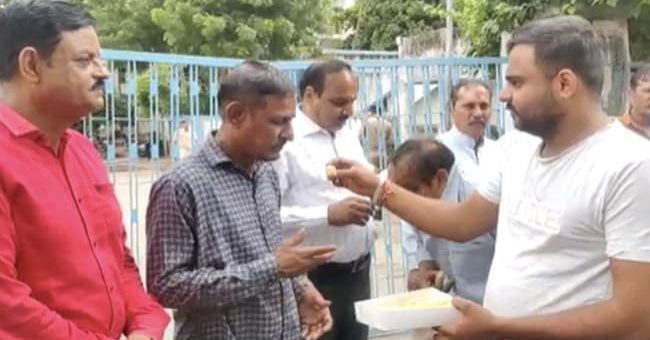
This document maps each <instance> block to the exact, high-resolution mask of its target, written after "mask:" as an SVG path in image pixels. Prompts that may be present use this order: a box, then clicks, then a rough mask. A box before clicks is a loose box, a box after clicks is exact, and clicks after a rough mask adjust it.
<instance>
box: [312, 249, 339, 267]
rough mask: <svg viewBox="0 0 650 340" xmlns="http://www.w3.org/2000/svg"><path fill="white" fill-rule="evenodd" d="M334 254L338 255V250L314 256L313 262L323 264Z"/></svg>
mask: <svg viewBox="0 0 650 340" xmlns="http://www.w3.org/2000/svg"><path fill="white" fill-rule="evenodd" d="M334 255H336V251H332V252H330V253H325V254H321V255H316V256H314V257H312V260H313V261H312V262H313V264H314V265H319V264H323V263H325V262H327V261H329V260H331V259H332V257H334Z"/></svg>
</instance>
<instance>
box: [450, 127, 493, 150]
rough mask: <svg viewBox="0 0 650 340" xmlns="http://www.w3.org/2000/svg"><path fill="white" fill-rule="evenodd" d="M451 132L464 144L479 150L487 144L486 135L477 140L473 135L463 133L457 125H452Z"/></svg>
mask: <svg viewBox="0 0 650 340" xmlns="http://www.w3.org/2000/svg"><path fill="white" fill-rule="evenodd" d="M449 133H450V134H451V135H452V136H453V137H454V138H455V139H457V140H458V141H460V142H461V143H462V144H463V146H465V147H467V148H470V149H473V150H477V149H479V148H481V147H482V146H483V145H484V144H485V137H481V139H480V140H479V141H478V142H477V141H476V140H475V139H474V138H473V137H471V136H470V135H467V134H465V133H463V132H462V131H460V130H458V128H456V126H455V125H454V126H452V128H451V130H449Z"/></svg>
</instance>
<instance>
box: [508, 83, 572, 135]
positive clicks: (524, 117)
mask: <svg viewBox="0 0 650 340" xmlns="http://www.w3.org/2000/svg"><path fill="white" fill-rule="evenodd" d="M506 107H507V108H508V110H510V113H511V114H512V116H513V120H514V122H515V127H516V128H517V129H519V130H521V131H524V132H528V133H530V134H532V135H535V136H538V137H541V138H542V139H544V138H548V137H550V136H552V135H554V134H555V133H556V132H557V129H558V125H559V123H560V119H561V117H562V113H561V110H560V109H559V107H558V105H557V103H556V101H555V100H554V99H553V97H552V96H551V95H550V93H548V92H546V94H545V95H544V96H542V98H541V99H540V100H538V101H537V102H535V103H533V104H531V105H529V107H530V109H526V108H520V107H516V106H514V105H513V103H512V102H510V103H507V105H506Z"/></svg>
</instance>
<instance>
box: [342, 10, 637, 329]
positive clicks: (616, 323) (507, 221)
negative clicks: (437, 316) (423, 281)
mask: <svg viewBox="0 0 650 340" xmlns="http://www.w3.org/2000/svg"><path fill="white" fill-rule="evenodd" d="M604 66H605V61H604V52H603V47H602V42H601V40H600V38H599V37H598V35H597V34H596V32H595V31H594V30H593V27H592V26H591V25H590V24H589V23H588V22H587V21H586V20H584V19H582V18H580V17H575V16H561V17H555V18H551V19H544V20H539V21H533V22H531V23H529V24H526V25H524V26H523V27H521V28H520V29H518V30H516V31H515V32H513V35H512V38H511V40H510V42H509V44H508V69H507V72H506V79H507V85H506V87H505V88H504V90H503V92H502V93H501V96H500V97H501V100H502V101H503V102H505V103H506V104H507V106H508V108H509V110H510V111H511V112H512V115H513V118H514V122H515V125H516V127H517V128H518V129H519V130H522V131H525V132H527V133H523V132H517V131H515V132H513V133H511V134H509V135H506V136H504V137H503V138H502V140H500V141H499V142H498V143H497V146H498V147H500V148H501V153H500V157H501V158H500V159H499V160H496V161H493V162H491V163H492V164H491V166H490V169H491V171H488V172H492V174H491V175H488V176H487V178H486V180H485V181H484V182H483V184H482V185H480V186H479V188H478V190H477V192H474V193H473V194H472V195H470V196H469V197H468V198H467V199H466V200H465V201H463V202H462V203H460V204H454V203H449V202H444V201H440V200H432V199H426V198H422V197H420V196H417V195H413V194H412V193H409V192H407V191H406V190H404V189H403V188H400V187H399V186H397V185H394V184H392V183H391V182H390V181H383V182H380V181H379V180H378V179H377V177H376V176H375V175H374V174H372V173H371V172H369V171H367V170H364V169H363V168H362V167H360V166H358V165H356V164H354V163H351V162H350V161H347V160H341V159H338V160H335V161H333V162H332V164H334V165H335V166H336V167H337V174H336V178H335V179H334V181H335V183H337V184H339V185H344V186H345V187H347V188H349V189H351V190H353V191H355V192H357V193H359V194H363V195H367V196H371V197H373V200H374V203H376V204H383V205H384V206H385V207H386V208H388V209H390V210H391V211H393V212H394V213H396V214H397V215H399V216H400V217H401V218H403V219H405V220H407V221H408V222H410V223H411V224H413V225H416V226H418V227H419V228H421V229H422V230H423V231H425V232H428V233H430V234H432V235H434V236H436V237H442V238H447V239H450V240H454V241H464V240H469V239H471V238H473V237H475V236H476V235H480V234H482V233H484V232H486V231H487V230H488V229H489V228H490V227H491V226H493V225H494V224H495V222H496V223H497V229H498V234H497V235H498V236H497V240H496V249H495V255H494V260H493V264H492V268H491V271H490V276H489V279H488V283H487V287H486V292H485V300H484V306H485V308H482V307H480V306H479V305H478V304H474V303H471V302H469V301H465V300H462V299H454V306H455V307H456V308H457V309H458V310H459V311H460V312H461V317H460V318H459V319H458V320H457V321H456V322H455V323H453V324H450V325H445V326H443V327H440V328H439V329H438V330H439V334H437V335H436V339H453V340H457V339H477V340H478V339H480V340H486V339H517V340H520V339H524V340H525V339H551V340H553V339H589V340H593V339H615V340H616V339H639V340H646V339H650V294H649V290H650V289H649V288H648V282H650V143H649V142H648V141H646V140H644V139H643V138H641V137H639V136H637V135H636V134H634V133H632V132H630V131H628V130H627V129H626V128H624V127H623V126H622V125H621V124H620V123H618V122H615V123H609V120H608V117H607V116H606V115H605V114H604V113H603V111H602V109H601V106H600V93H601V89H602V86H603V69H604ZM626 150H636V151H635V152H626Z"/></svg>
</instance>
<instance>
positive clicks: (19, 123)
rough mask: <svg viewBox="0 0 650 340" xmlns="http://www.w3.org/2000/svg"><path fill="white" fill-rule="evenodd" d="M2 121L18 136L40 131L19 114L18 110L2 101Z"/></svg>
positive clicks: (0, 104) (0, 114) (0, 111)
mask: <svg viewBox="0 0 650 340" xmlns="http://www.w3.org/2000/svg"><path fill="white" fill-rule="evenodd" d="M0 123H1V124H2V125H4V126H6V127H7V129H9V131H11V133H12V134H13V135H14V136H16V137H23V136H26V135H29V134H36V133H38V132H39V130H38V128H37V127H36V126H35V125H34V124H32V123H30V122H29V121H28V120H27V119H25V118H23V116H21V115H20V114H18V112H16V111H15V110H14V109H12V108H11V107H9V106H7V105H6V104H4V103H2V102H0Z"/></svg>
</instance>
